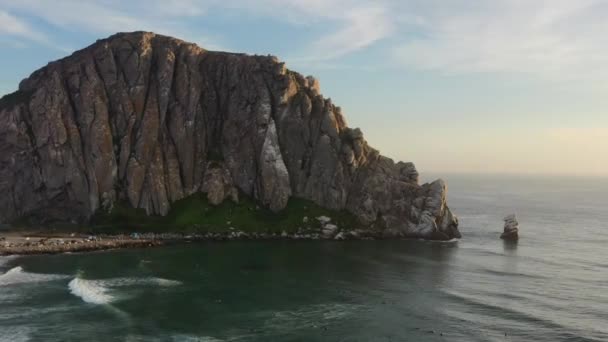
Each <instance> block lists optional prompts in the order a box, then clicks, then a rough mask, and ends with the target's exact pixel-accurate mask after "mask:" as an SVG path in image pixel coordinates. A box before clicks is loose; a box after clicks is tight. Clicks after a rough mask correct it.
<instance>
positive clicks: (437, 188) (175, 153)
mask: <svg viewBox="0 0 608 342" xmlns="http://www.w3.org/2000/svg"><path fill="white" fill-rule="evenodd" d="M237 189H238V190H240V191H241V192H242V193H244V194H246V195H248V196H251V197H253V198H255V199H256V200H257V201H259V203H260V204H262V205H264V206H266V207H268V208H270V209H271V210H274V211H280V210H281V209H283V208H284V207H285V206H286V204H287V201H288V199H289V198H290V197H292V196H296V197H301V198H305V199H309V200H312V201H314V202H315V203H317V204H319V205H321V206H323V207H327V208H330V209H346V210H348V211H350V212H352V213H353V214H355V215H356V216H357V217H358V218H359V219H360V220H361V222H362V223H363V224H366V225H370V226H371V225H372V224H373V225H374V226H375V227H381V228H384V232H385V234H387V235H388V236H412V237H424V238H433V239H450V238H453V237H459V236H460V234H459V232H458V229H457V225H458V222H457V220H456V218H455V217H454V216H453V215H452V213H451V212H450V210H449V209H448V207H447V205H446V185H445V183H444V182H443V181H441V180H438V181H435V182H433V183H431V184H424V185H422V186H420V185H418V173H417V171H416V169H415V167H414V165H413V164H412V163H403V162H399V163H394V162H393V161H392V160H391V159H389V158H386V157H383V156H381V155H380V154H379V153H378V151H376V150H375V149H373V148H371V147H370V146H368V144H367V142H366V141H365V140H364V139H363V134H362V133H361V131H360V130H359V129H351V128H348V127H347V126H346V123H345V120H344V117H343V116H342V113H341V110H340V108H339V107H336V106H334V105H333V104H332V103H331V100H329V99H324V98H323V97H322V96H321V94H319V84H318V82H317V81H316V80H315V79H314V78H312V77H303V76H302V75H300V74H298V73H295V72H292V71H289V70H287V69H286V68H285V66H284V64H283V63H280V62H279V61H278V60H277V59H276V58H275V57H266V56H248V55H243V54H233V53H222V52H211V51H206V50H204V49H201V48H200V47H198V46H196V45H194V44H190V43H186V42H183V41H181V40H178V39H174V38H170V37H165V36H160V35H156V34H153V33H145V32H135V33H124V34H122V33H121V34H116V35H114V36H112V37H110V38H108V39H105V40H100V41H97V42H96V43H95V44H93V45H91V46H89V47H88V48H86V49H84V50H81V51H78V52H76V53H74V54H73V55H71V56H69V57H67V58H64V59H62V60H59V61H56V62H52V63H50V64H48V65H47V66H46V67H44V68H42V69H40V70H38V71H36V72H34V73H33V74H32V75H31V76H30V77H29V78H27V79H25V80H23V81H22V82H21V84H20V85H19V90H18V91H17V92H15V93H13V94H10V95H7V96H5V97H4V98H2V99H1V100H0V192H1V193H2V197H0V222H10V221H12V220H15V219H18V218H20V217H23V216H27V217H37V218H39V219H40V220H59V221H75V222H86V221H87V220H88V219H89V218H90V217H91V215H92V214H93V213H95V212H96V211H97V210H99V209H109V208H111V207H112V205H113V204H114V203H115V202H116V201H117V200H125V201H128V202H129V203H130V204H131V205H132V206H134V207H138V208H143V209H145V210H146V211H147V212H148V213H149V214H160V215H165V214H167V212H168V211H169V209H170V207H171V203H172V202H174V201H176V200H179V199H181V198H184V197H186V196H188V195H191V194H193V193H196V192H200V191H203V192H206V193H208V194H209V196H210V200H211V201H212V202H213V203H218V202H221V201H222V200H224V199H227V198H233V199H234V198H235V197H238V191H237Z"/></svg>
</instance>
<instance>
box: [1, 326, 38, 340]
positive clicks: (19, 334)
mask: <svg viewBox="0 0 608 342" xmlns="http://www.w3.org/2000/svg"><path fill="white" fill-rule="evenodd" d="M31 334H32V329H31V328H29V327H25V326H3V327H2V334H0V342H26V341H30V335H31Z"/></svg>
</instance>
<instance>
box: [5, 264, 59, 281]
mask: <svg viewBox="0 0 608 342" xmlns="http://www.w3.org/2000/svg"><path fill="white" fill-rule="evenodd" d="M65 278H67V276H65V275H61V274H43V273H30V272H26V271H24V270H23V268H22V267H21V266H17V267H14V268H11V269H10V270H8V271H7V272H6V273H4V274H2V275H0V286H7V285H14V284H23V283H40V282H46V281H53V280H59V279H65Z"/></svg>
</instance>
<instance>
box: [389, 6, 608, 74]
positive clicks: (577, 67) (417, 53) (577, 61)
mask: <svg viewBox="0 0 608 342" xmlns="http://www.w3.org/2000/svg"><path fill="white" fill-rule="evenodd" d="M401 12H402V13H410V15H408V17H405V18H401V19H402V21H401V25H403V27H407V28H409V30H410V32H413V34H410V35H409V37H408V38H406V39H405V41H404V42H403V43H402V44H400V45H399V46H397V47H396V48H395V49H394V51H393V53H394V57H395V60H396V61H397V62H398V63H399V64H401V65H404V66H406V67H409V68H416V69H424V70H435V71H441V72H446V73H467V72H523V73H532V74H542V75H543V76H548V77H559V78H564V77H572V76H593V75H594V74H595V75H597V73H598V72H601V73H602V74H603V75H606V74H608V67H607V66H606V63H605V61H606V60H607V59H608V35H607V33H608V21H606V20H605V18H606V15H607V14H608V3H607V2H606V1H602V0H577V1H570V0H550V1H548V0H537V1H527V0H525V1H520V0H494V1H463V0H456V1H453V2H450V4H449V5H447V4H446V3H445V1H439V0H425V4H424V5H422V2H421V1H405V2H404V4H403V5H402V7H401ZM411 14H413V15H411Z"/></svg>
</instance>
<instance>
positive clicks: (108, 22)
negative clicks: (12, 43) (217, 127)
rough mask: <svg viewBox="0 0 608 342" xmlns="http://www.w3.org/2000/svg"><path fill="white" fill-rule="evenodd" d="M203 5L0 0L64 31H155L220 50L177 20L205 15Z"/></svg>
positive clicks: (111, 0) (109, 0) (107, 0)
mask: <svg viewBox="0 0 608 342" xmlns="http://www.w3.org/2000/svg"><path fill="white" fill-rule="evenodd" d="M204 3H205V2H204V1H202V2H200V1H199V2H196V1H185V0H181V1H180V0H177V1H175V3H172V4H171V5H167V4H166V3H165V6H162V4H163V2H161V1H160V0H154V1H149V2H148V1H118V0H91V1H80V0H57V1H52V2H51V1H45V0H20V1H9V0H0V8H3V7H4V8H8V9H10V10H12V11H15V12H18V13H24V14H27V15H28V16H31V17H36V18H39V19H41V20H43V21H44V22H46V23H47V24H50V25H52V26H55V27H57V28H60V29H62V30H66V31H73V32H86V33H92V34H97V35H100V34H104V35H107V34H112V33H115V32H128V31H139V30H144V31H154V32H157V33H161V34H166V35H171V36H176V37H179V38H182V39H186V40H189V41H192V42H195V43H198V44H200V45H202V46H204V47H206V48H210V49H213V48H221V47H220V45H219V44H217V43H216V42H215V41H214V40H213V39H212V38H211V35H207V34H205V33H204V32H196V31H194V30H191V29H189V28H188V27H186V26H185V25H184V24H182V23H180V20H179V19H182V18H186V17H193V16H194V17H195V16H200V15H203V14H204V9H205V6H203V4H204Z"/></svg>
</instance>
